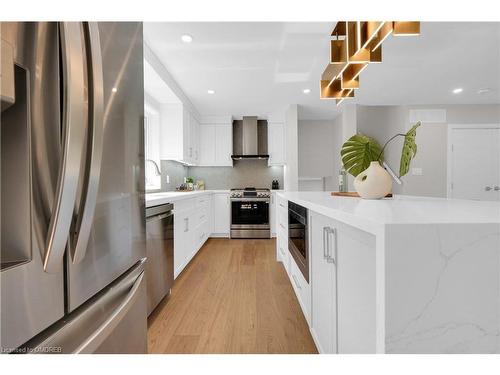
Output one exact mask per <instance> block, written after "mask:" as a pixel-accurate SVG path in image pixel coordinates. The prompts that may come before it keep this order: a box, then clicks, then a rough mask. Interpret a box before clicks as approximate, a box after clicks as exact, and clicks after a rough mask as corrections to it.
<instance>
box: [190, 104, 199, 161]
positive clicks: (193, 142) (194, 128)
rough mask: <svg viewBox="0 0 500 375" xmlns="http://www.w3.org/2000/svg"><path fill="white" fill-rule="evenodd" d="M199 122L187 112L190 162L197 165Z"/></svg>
mask: <svg viewBox="0 0 500 375" xmlns="http://www.w3.org/2000/svg"><path fill="white" fill-rule="evenodd" d="M199 136H200V123H199V122H198V120H197V119H196V117H194V116H193V114H192V113H189V147H190V160H191V164H194V165H198V164H199V162H200V149H199V143H200V142H199V141H200V138H199Z"/></svg>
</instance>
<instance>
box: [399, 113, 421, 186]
mask: <svg viewBox="0 0 500 375" xmlns="http://www.w3.org/2000/svg"><path fill="white" fill-rule="evenodd" d="M420 125H421V123H420V121H418V122H417V123H416V124H415V125H413V126H412V127H411V129H410V130H408V132H407V133H406V134H405V140H404V142H403V150H402V152H401V162H400V163H399V177H403V176H404V175H405V174H407V173H408V171H409V170H410V162H411V159H413V158H414V157H415V155H417V143H416V142H415V137H416V136H417V128H418V127H419V126H420Z"/></svg>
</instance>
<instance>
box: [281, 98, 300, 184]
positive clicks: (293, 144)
mask: <svg viewBox="0 0 500 375" xmlns="http://www.w3.org/2000/svg"><path fill="white" fill-rule="evenodd" d="M285 133H286V135H285V139H286V145H285V149H286V165H285V168H284V180H285V183H284V188H285V190H288V191H297V190H299V173H298V164H299V158H298V152H297V151H298V139H297V136H298V113H297V104H292V105H290V106H289V107H288V108H287V109H286V111H285Z"/></svg>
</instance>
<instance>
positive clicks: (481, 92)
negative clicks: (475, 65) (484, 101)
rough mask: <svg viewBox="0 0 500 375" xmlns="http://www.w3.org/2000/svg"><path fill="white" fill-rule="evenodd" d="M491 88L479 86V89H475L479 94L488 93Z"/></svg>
mask: <svg viewBox="0 0 500 375" xmlns="http://www.w3.org/2000/svg"><path fill="white" fill-rule="evenodd" d="M492 91H493V90H492V89H490V88H489V87H483V88H480V89H479V90H477V93H478V94H479V95H484V94H489V93H490V92H492Z"/></svg>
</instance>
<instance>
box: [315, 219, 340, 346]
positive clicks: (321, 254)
mask: <svg viewBox="0 0 500 375" xmlns="http://www.w3.org/2000/svg"><path fill="white" fill-rule="evenodd" d="M332 226H333V225H332V224H331V220H330V219H328V218H327V217H325V216H322V215H319V214H316V213H311V241H310V245H311V248H310V249H309V254H310V255H311V260H312V265H311V289H312V293H311V295H312V296H311V300H312V301H311V302H312V319H311V324H312V329H311V331H312V333H313V335H314V339H315V342H316V345H317V346H318V350H319V352H320V353H337V305H336V299H337V296H336V276H335V273H336V268H335V264H334V263H331V262H329V261H328V260H327V259H326V257H325V254H326V252H327V248H326V246H327V241H326V235H327V234H326V233H325V230H326V229H325V228H329V227H330V228H331V227H332Z"/></svg>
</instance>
